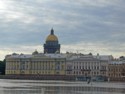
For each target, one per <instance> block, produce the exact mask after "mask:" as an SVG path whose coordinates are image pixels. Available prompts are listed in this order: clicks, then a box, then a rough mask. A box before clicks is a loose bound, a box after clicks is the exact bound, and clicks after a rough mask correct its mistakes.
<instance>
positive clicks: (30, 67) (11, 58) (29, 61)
mask: <svg viewBox="0 0 125 94" xmlns="http://www.w3.org/2000/svg"><path fill="white" fill-rule="evenodd" d="M65 64H66V59H65V58H64V57H63V56H62V55H61V54H40V53H36V52H35V53H33V54H32V55H23V54H20V55H19V54H12V55H8V56H6V75H15V74H16V75H21V74H26V75H65Z"/></svg>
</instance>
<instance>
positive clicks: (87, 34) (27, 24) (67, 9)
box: [0, 0, 125, 60]
mask: <svg viewBox="0 0 125 94" xmlns="http://www.w3.org/2000/svg"><path fill="white" fill-rule="evenodd" d="M52 27H53V28H54V30H55V34H56V35H57V36H58V39H59V42H60V44H61V52H62V53H64V52H66V51H69V52H77V51H78V52H82V53H89V52H92V53H93V54H97V53H100V54H105V55H106V54H107V55H110V54H112V55H113V56H114V57H118V56H121V55H125V0H0V59H1V60H2V59H4V57H5V55H7V54H12V53H14V52H16V53H25V54H30V53H32V52H33V51H34V50H35V49H37V50H38V51H39V52H43V44H44V43H45V39H46V37H47V36H48V35H49V34H50V30H51V28H52Z"/></svg>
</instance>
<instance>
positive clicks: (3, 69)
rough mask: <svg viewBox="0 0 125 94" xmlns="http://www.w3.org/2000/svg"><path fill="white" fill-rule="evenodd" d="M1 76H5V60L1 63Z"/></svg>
mask: <svg viewBox="0 0 125 94" xmlns="http://www.w3.org/2000/svg"><path fill="white" fill-rule="evenodd" d="M0 75H5V60H3V61H0Z"/></svg>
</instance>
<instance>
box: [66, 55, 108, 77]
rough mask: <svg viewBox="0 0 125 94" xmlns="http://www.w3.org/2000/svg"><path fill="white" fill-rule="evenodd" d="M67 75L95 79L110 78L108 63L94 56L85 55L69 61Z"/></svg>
mask: <svg viewBox="0 0 125 94" xmlns="http://www.w3.org/2000/svg"><path fill="white" fill-rule="evenodd" d="M66 75H75V76H84V77H94V76H106V77H107V76H108V62H107V61H104V60H99V59H96V58H94V57H93V56H92V55H83V56H79V57H76V58H72V59H70V58H69V60H67V62H66Z"/></svg>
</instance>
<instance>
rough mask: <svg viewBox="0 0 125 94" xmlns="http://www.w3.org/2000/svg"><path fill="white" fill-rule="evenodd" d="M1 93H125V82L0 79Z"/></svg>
mask: <svg viewBox="0 0 125 94" xmlns="http://www.w3.org/2000/svg"><path fill="white" fill-rule="evenodd" d="M0 94H125V83H111V82H110V83H107V82H92V83H90V84H87V82H78V81H77V82H70V81H37V80H3V79H0Z"/></svg>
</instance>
